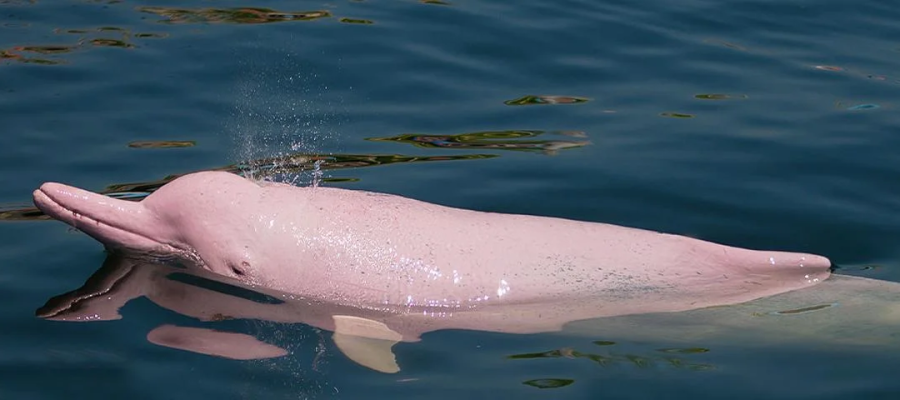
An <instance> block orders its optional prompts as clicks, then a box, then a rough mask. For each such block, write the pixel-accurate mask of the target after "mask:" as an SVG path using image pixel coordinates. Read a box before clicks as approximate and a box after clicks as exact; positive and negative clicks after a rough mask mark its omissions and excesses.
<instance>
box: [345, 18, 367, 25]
mask: <svg viewBox="0 0 900 400" xmlns="http://www.w3.org/2000/svg"><path fill="white" fill-rule="evenodd" d="M339 21H340V22H342V23H345V24H360V25H371V24H374V22H373V21H372V20H368V19H358V18H341V19H340V20H339Z"/></svg>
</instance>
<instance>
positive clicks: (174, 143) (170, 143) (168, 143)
mask: <svg viewBox="0 0 900 400" xmlns="http://www.w3.org/2000/svg"><path fill="white" fill-rule="evenodd" d="M196 144H197V142H195V141H193V140H139V141H134V142H131V143H128V147H131V148H135V149H169V148H177V147H194V145H196Z"/></svg>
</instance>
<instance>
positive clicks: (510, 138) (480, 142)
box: [366, 130, 591, 155]
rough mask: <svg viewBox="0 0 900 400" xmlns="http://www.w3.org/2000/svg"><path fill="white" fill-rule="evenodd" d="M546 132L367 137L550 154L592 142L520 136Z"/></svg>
mask: <svg viewBox="0 0 900 400" xmlns="http://www.w3.org/2000/svg"><path fill="white" fill-rule="evenodd" d="M545 133H546V132H545V131H535V130H509V131H485V132H472V133H463V134H458V135H422V134H406V135H399V136H391V137H383V138H367V139H366V140H370V141H374V142H400V143H408V144H411V145H414V146H416V147H424V148H445V149H447V148H453V149H498V150H516V151H531V152H539V153H544V154H549V155H553V154H556V153H557V152H559V151H560V150H565V149H573V148H577V147H582V146H586V145H589V144H591V142H590V141H587V140H580V141H571V140H516V139H521V138H533V137H537V136H540V135H543V134H545ZM555 133H557V134H562V135H566V136H573V137H584V136H585V135H584V132H579V131H562V132H555Z"/></svg>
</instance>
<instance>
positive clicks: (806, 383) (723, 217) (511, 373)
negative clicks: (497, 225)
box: [0, 0, 900, 399]
mask: <svg viewBox="0 0 900 400" xmlns="http://www.w3.org/2000/svg"><path fill="white" fill-rule="evenodd" d="M445 3H446V4H434V3H426V2H418V1H413V0H396V1H377V0H365V1H338V2H315V1H261V0H256V1H250V2H234V1H216V2H209V1H185V0H181V1H156V2H144V3H135V2H131V1H122V2H116V1H109V2H106V1H87V0H78V1H76V0H71V1H70V0H65V1H26V0H7V1H2V2H0V57H2V58H0V93H2V95H0V126H2V132H3V139H4V145H3V146H0V177H2V185H0V204H2V205H3V210H6V211H9V210H16V209H20V208H21V207H22V206H28V205H29V202H30V196H31V191H32V190H34V189H35V188H36V187H37V186H38V185H40V183H42V182H44V181H60V182H65V183H68V184H71V185H75V186H79V187H83V188H88V189H91V190H96V191H101V190H104V188H106V187H107V186H109V185H114V184H124V183H136V182H152V181H157V180H159V179H162V178H164V177H166V176H168V175H172V174H180V173H186V172H190V171H196V170H202V169H210V168H220V167H226V166H229V165H233V164H236V163H241V162H247V161H251V160H258V159H264V158H267V157H276V156H286V155H291V154H304V155H306V156H307V158H309V157H310V155H314V156H323V155H324V156H326V159H325V161H323V162H322V163H321V164H320V167H321V168H322V174H323V177H324V178H325V182H324V183H323V184H325V185H332V186H340V187H347V188H355V189H368V190H376V191H381V192H389V193H396V194H401V195H404V196H408V197H412V198H416V199H421V200H425V201H430V202H434V203H440V204H446V205H451V206H456V207H463V208H469V209H478V210H489V211H500V212H507V213H525V214H536V215H548V216H559V217H566V218H573V219H579V220H589V221H602V222H608V223H614V224H619V225H626V226H633V227H640V228H647V229H654V230H661V231H666V232H672V233H678V234H682V235H689V236H693V237H698V238H702V239H706V240H712V241H716V242H720V243H727V244H731V245H736V246H742V247H750V248H768V249H779V250H791V251H805V252H811V253H817V254H823V255H826V256H828V257H830V258H831V259H832V260H833V261H834V262H835V263H836V264H838V265H840V266H842V267H844V268H846V273H849V274H855V275H861V276H865V277H868V278H875V279H881V280H888V281H893V282H900V247H898V246H897V240H898V238H900V215H898V214H900V213H898V212H897V211H898V210H900V186H898V185H897V182H898V181H900V162H898V161H897V160H898V158H897V156H896V149H897V148H898V146H900V136H898V135H897V132H900V116H898V113H897V112H896V108H897V106H898V103H897V100H896V99H897V93H898V89H900V76H898V75H897V66H898V60H900V43H898V42H897V40H896V38H898V37H900V27H898V25H897V24H896V21H898V20H900V7H898V6H897V5H896V4H893V3H892V2H889V1H875V0H866V1H857V2H848V1H832V0H819V1H811V0H808V1H766V0H755V1H691V0H686V1H679V2H667V1H661V0H653V1H644V2H632V1H587V0H577V1H556V2H539V1H530V2H526V1H519V2H510V1H503V2H501V1H464V0H447V1H446V2H445ZM145 6H146V7H153V8H150V9H147V8H142V7H145ZM211 7H215V8H217V9H221V10H226V9H232V8H240V7H257V8H269V9H272V10H277V11H278V12H282V13H284V12H311V11H320V12H319V13H312V14H310V13H306V14H305V17H307V18H309V19H304V18H303V16H301V15H295V16H293V17H290V18H288V17H285V16H284V15H283V14H265V13H261V12H259V11H256V12H255V13H256V14H255V15H254V14H253V13H247V12H244V13H235V12H216V11H215V10H211V9H210V8H211ZM172 10H181V11H179V12H173V11H172ZM185 10H187V11H188V12H185ZM321 11H325V12H324V13H323V12H321ZM347 19H349V20H347ZM262 22H267V23H262ZM369 22H370V23H369ZM529 96H534V97H529ZM541 96H561V97H541ZM541 99H543V100H541ZM517 100H518V101H517ZM517 103H524V104H519V105H516V104H517ZM554 103H555V104H554ZM516 131H529V132H516ZM485 132H494V133H485ZM497 132H500V133H497ZM461 134H471V135H469V136H455V137H449V138H448V137H447V136H449V135H461ZM401 135H414V136H413V138H414V139H415V140H411V139H409V138H408V137H406V138H405V139H404V138H403V137H400V136H401ZM429 135H431V136H429ZM491 136H494V137H496V136H504V137H506V139H502V140H501V139H489V137H491ZM372 138H382V139H384V138H394V139H399V140H367V139H372ZM498 140H500V141H512V142H514V143H513V145H512V146H511V147H510V146H507V147H506V148H499V147H498V146H496V143H497V141H498ZM138 141H188V142H190V143H187V144H184V146H186V147H166V148H158V147H156V148H153V147H151V148H147V147H141V146H138V145H137V144H136V143H135V142H138ZM587 142H589V143H587ZM428 143H432V146H427V144H428ZM434 143H437V145H434ZM491 143H493V144H494V146H491V145H490V144H491ZM516 143H518V144H516ZM129 144H133V146H136V147H130V146H129ZM507 144H508V143H507ZM454 146H455V147H454ZM366 155H397V156H398V157H394V158H390V157H386V158H383V159H382V162H379V164H381V165H372V166H366V165H371V164H373V162H372V161H371V160H369V161H365V162H361V161H359V160H360V159H365V156H366ZM475 155H480V156H479V157H475ZM349 156H354V157H349ZM327 157H331V158H327ZM409 157H419V158H418V160H421V159H422V158H427V157H432V158H435V157H437V158H442V157H456V158H457V159H454V160H431V161H410V160H411V159H410V158H409ZM347 159H352V160H356V161H357V164H346V163H345V164H335V163H336V162H337V161H338V160H347ZM385 160H386V161H385ZM329 163H331V164H329ZM348 166H356V167H355V168H347V167H348ZM234 168H237V169H239V168H238V167H233V169H234ZM312 170H313V167H312V162H311V161H310V162H306V163H304V164H303V168H302V172H297V171H291V172H287V173H285V174H283V175H285V176H287V177H288V178H290V179H295V180H296V182H297V183H298V184H309V183H310V182H311V181H312V180H313V178H314V173H313V172H312ZM282 177H284V176H282ZM0 243H2V245H0V299H2V300H3V301H2V302H0V321H2V323H0V326H2V328H0V398H3V399H7V398H9V399H26V398H34V399H43V398H62V397H65V398H72V399H74V398H107V397H109V398H136V399H143V398H146V399H156V398H165V399H181V398H191V399H196V398H212V397H213V396H215V398H219V399H231V398H329V397H339V398H398V397H408V398H419V397H424V396H434V397H436V398H448V399H450V398H498V397H506V396H517V397H519V398H560V397H565V398H599V397H605V398H725V397H727V398H747V399H759V398H791V399H794V398H815V399H824V398H835V399H837V398H842V399H843V398H897V397H896V395H897V394H900V385H898V383H897V380H896V379H895V378H896V373H895V372H894V371H896V370H897V368H898V367H900V357H897V356H896V355H895V354H891V353H886V352H882V353H879V352H877V351H873V352H865V353H856V352H855V351H853V350H844V349H841V348H831V349H819V350H816V349H796V348H791V347H785V348H770V349H766V351H760V350H759V349H752V350H751V349H747V348H742V347H741V344H740V343H732V344H731V345H729V346H722V347H719V348H715V349H712V351H710V352H707V353H700V354H682V355H679V357H680V358H681V359H683V360H682V362H683V363H689V364H698V365H701V367H697V368H685V367H683V366H676V365H675V364H673V363H672V362H667V361H660V360H661V357H663V355H660V353H659V352H658V351H657V349H659V348H661V347H664V346H662V344H661V343H643V342H628V340H627V339H628V338H627V337H625V338H615V340H616V341H617V344H616V345H615V346H618V347H614V348H612V349H611V350H607V348H605V347H597V346H596V345H594V344H592V343H591V340H609V338H603V337H598V338H596V339H584V338H571V337H568V338H567V337H559V336H554V335H501V334H491V333H484V332H460V331H442V332H435V333H432V334H429V335H426V337H425V340H423V341H422V342H420V343H415V344H404V345H400V346H398V347H397V356H398V359H400V360H402V363H403V368H404V369H403V371H402V372H401V374H400V375H384V374H379V373H377V372H373V371H370V370H367V369H364V368H362V367H359V366H357V365H355V364H353V363H352V362H350V361H348V360H347V359H346V358H344V357H343V356H342V355H341V354H340V353H337V352H336V350H334V348H333V346H332V345H331V344H330V343H329V342H328V340H329V339H328V335H327V332H317V331H315V330H314V329H312V328H309V327H304V326H277V325H271V324H264V323H255V322H243V321H230V322H229V323H228V325H227V326H229V327H231V328H233V329H235V330H243V331H246V332H250V333H259V334H261V335H263V336H266V335H268V336H269V337H271V336H275V335H280V336H278V337H279V338H281V339H282V340H281V342H282V344H285V343H288V344H289V345H290V346H291V350H292V352H293V353H292V354H291V355H290V356H289V357H287V358H284V359H278V360H269V361H256V362H237V361H229V360H223V359H218V358H212V357H208V356H202V355H198V354H192V353H187V352H181V351H177V350H172V349H168V348H163V347H159V346H155V345H152V344H150V343H148V342H147V341H146V340H145V336H146V334H147V332H148V331H150V330H151V329H153V328H154V327H156V326H159V325H161V324H165V323H182V322H184V323H187V322H188V321H189V319H188V318H186V317H182V316H178V315H176V314H174V313H172V312H170V311H168V310H165V309H163V308H160V307H158V306H156V305H154V304H153V303H151V302H149V301H147V300H145V299H138V300H135V301H133V302H131V303H129V304H128V305H127V306H126V307H125V308H124V309H122V311H121V313H122V315H123V316H124V318H123V319H121V320H117V321H110V322H97V323H83V324H75V323H62V322H50V321H45V320H42V319H38V318H36V317H35V316H34V311H35V309H36V308H38V307H40V306H41V305H42V304H44V302H45V301H46V300H47V299H48V298H50V297H51V296H54V295H57V294H60V293H63V292H66V291H69V290H72V289H74V288H76V287H78V286H79V285H81V284H82V283H83V282H84V280H85V279H86V278H87V277H88V276H89V275H90V274H91V273H93V272H94V271H95V270H96V269H97V268H98V267H99V266H100V265H101V263H102V262H103V260H104V253H103V249H102V247H101V246H100V245H99V244H97V243H96V242H94V241H93V240H92V239H90V238H88V237H87V236H85V235H83V234H80V233H78V232H72V231H70V230H68V229H67V228H66V227H65V226H64V225H63V224H61V223H58V222H52V221H43V220H34V219H29V218H25V219H24V220H18V221H2V223H0ZM285 338H287V339H285ZM322 348H324V350H322ZM560 348H575V349H579V350H580V351H585V352H596V353H598V354H605V355H609V356H612V355H613V353H615V354H617V356H616V357H617V358H615V357H614V358H615V360H614V361H613V362H610V363H606V364H601V363H596V362H592V361H588V360H585V359H578V358H567V357H557V358H547V359H540V360H510V359H507V358H505V357H506V356H509V355H513V354H522V353H535V352H544V351H549V350H554V349H560ZM319 353H321V354H319ZM626 356H627V357H626ZM647 360H649V361H647ZM676 364H677V363H676ZM550 378H553V379H572V380H574V382H573V383H572V384H570V385H567V386H564V387H561V388H556V389H538V388H535V387H534V386H531V385H528V384H523V382H526V381H531V380H533V379H550Z"/></svg>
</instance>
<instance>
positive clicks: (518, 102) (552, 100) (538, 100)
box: [503, 96, 591, 106]
mask: <svg viewBox="0 0 900 400" xmlns="http://www.w3.org/2000/svg"><path fill="white" fill-rule="evenodd" d="M590 100H591V99H589V98H587V97H575V96H525V97H520V98H518V99H515V100H507V101H504V102H503V104H506V105H508V106H527V105H535V104H578V103H586V102H588V101H590Z"/></svg>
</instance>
